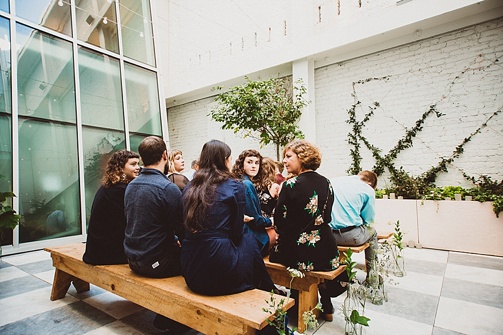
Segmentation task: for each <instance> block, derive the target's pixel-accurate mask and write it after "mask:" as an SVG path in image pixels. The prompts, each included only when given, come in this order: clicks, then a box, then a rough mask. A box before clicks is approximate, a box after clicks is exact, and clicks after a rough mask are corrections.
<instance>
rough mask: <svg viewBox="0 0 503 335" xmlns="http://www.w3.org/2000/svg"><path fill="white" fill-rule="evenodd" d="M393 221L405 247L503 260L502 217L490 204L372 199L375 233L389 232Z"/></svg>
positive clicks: (392, 228) (391, 229)
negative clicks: (457, 252)
mask: <svg viewBox="0 0 503 335" xmlns="http://www.w3.org/2000/svg"><path fill="white" fill-rule="evenodd" d="M397 220H400V227H401V231H402V233H403V234H404V239H403V240H404V241H405V242H406V243H409V241H413V242H414V243H419V244H421V245H422V246H423V247H424V248H432V249H442V250H451V251H462V252H469V253H476V254H485V255H493V256H503V243H502V241H503V215H500V217H499V218H497V217H496V215H495V214H494V212H493V209H492V202H483V203H480V202H478V201H434V200H425V201H422V200H392V199H376V222H375V227H376V229H377V231H378V232H380V231H382V232H387V231H393V230H394V224H395V222H396V221H397Z"/></svg>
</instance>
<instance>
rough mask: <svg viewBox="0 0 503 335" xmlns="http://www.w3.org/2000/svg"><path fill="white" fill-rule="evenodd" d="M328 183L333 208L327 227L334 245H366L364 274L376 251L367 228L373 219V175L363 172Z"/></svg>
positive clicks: (372, 234) (373, 232) (374, 236)
mask: <svg viewBox="0 0 503 335" xmlns="http://www.w3.org/2000/svg"><path fill="white" fill-rule="evenodd" d="M330 182H331V183H332V187H333V189H334V204H333V206H332V221H331V222H330V223H329V225H330V226H331V227H332V229H333V231H334V235H335V239H336V241H337V244H338V245H343V246H359V245H362V244H364V243H367V242H370V244H371V246H370V247H369V248H367V249H365V260H366V267H367V273H368V272H369V270H370V266H371V265H372V261H373V260H374V258H375V255H376V253H377V248H378V245H377V232H376V230H375V228H374V227H372V226H371V224H372V223H373V222H374V217H375V188H376V186H377V175H376V174H375V173H374V172H372V171H368V170H365V171H361V172H360V173H358V175H356V176H346V177H339V178H334V179H331V180H330ZM372 242H373V243H372Z"/></svg>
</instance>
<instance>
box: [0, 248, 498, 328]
mask: <svg viewBox="0 0 503 335" xmlns="http://www.w3.org/2000/svg"><path fill="white" fill-rule="evenodd" d="M405 251H406V253H405V259H406V269H407V276H405V277H403V278H394V280H395V281H396V284H387V285H386V291H387V293H388V299H389V300H388V302H385V303H384V304H383V305H381V306H376V305H372V304H370V303H367V305H366V312H365V314H366V316H368V317H369V318H370V319H371V321H370V322H369V324H370V327H369V328H367V329H366V335H395V334H396V335H404V334H406V335H448V334H450V335H453V334H457V335H459V334H473V335H484V334H503V330H502V326H501V320H503V258H500V257H489V256H480V255H471V254H464V253H458V252H447V251H438V250H428V249H411V248H407V249H406V250H405ZM359 256H360V255H358V254H355V256H354V257H353V258H355V259H356V260H357V261H359V262H360V263H361V262H363V259H358V257H359ZM53 275H54V268H53V267H52V263H51V259H50V256H49V254H48V253H47V252H44V251H35V252H29V253H25V254H19V255H12V256H5V257H3V258H1V259H0V334H5V335H10V334H23V335H27V334H36V335H43V334H50V335H57V334H64V335H68V334H75V335H78V334H93V335H98V334H164V333H163V332H161V331H158V330H157V329H155V328H154V327H153V325H152V320H153V318H154V313H152V312H151V311H148V310H146V309H144V308H142V307H140V306H138V305H135V304H133V303H131V302H129V301H127V300H124V299H122V298H120V297H118V296H116V295H114V294H112V293H109V292H107V291H104V290H102V289H100V288H98V287H96V286H92V285H91V291H90V292H86V293H82V294H77V293H76V292H75V290H74V289H73V287H72V288H71V289H70V291H69V293H68V294H67V296H66V298H64V299H61V300H58V301H50V300H49V296H50V292H51V283H52V280H53ZM360 275H362V274H361V273H360ZM343 299H344V295H342V296H340V297H337V298H334V306H337V305H339V306H340V305H341V304H342V301H343ZM307 333H308V334H316V335H334V334H343V333H344V321H343V319H342V316H341V315H340V314H337V312H336V314H335V315H334V321H333V322H324V321H322V320H320V326H319V327H318V329H315V330H309V331H308V332H307ZM166 334H169V333H166ZM185 334H186V335H189V334H190V335H196V334H198V332H196V331H189V332H186V333H185Z"/></svg>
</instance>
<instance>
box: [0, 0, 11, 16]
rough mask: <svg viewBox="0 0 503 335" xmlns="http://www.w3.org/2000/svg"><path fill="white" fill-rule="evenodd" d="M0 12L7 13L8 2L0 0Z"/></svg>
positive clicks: (7, 0)
mask: <svg viewBox="0 0 503 335" xmlns="http://www.w3.org/2000/svg"><path fill="white" fill-rule="evenodd" d="M0 10H3V11H4V12H7V13H8V12H9V11H10V10H9V0H0Z"/></svg>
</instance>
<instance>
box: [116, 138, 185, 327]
mask: <svg viewBox="0 0 503 335" xmlns="http://www.w3.org/2000/svg"><path fill="white" fill-rule="evenodd" d="M138 151H139V154H140V157H141V159H142V161H143V164H144V166H143V168H142V169H141V171H140V175H139V176H138V177H136V178H135V179H133V180H132V181H131V182H130V183H129V184H128V186H127V188H126V193H125V196H124V207H125V214H126V230H125V239H124V252H125V254H126V256H127V259H128V263H129V267H130V268H131V270H133V271H134V272H135V273H137V274H139V275H142V276H145V277H151V278H165V277H172V276H178V275H181V273H182V267H181V263H180V252H181V248H180V247H181V244H180V241H181V240H182V238H183V234H184V228H183V221H182V203H181V192H180V189H179V188H178V186H176V185H175V184H173V183H172V182H171V181H169V179H168V177H167V176H166V175H165V174H164V171H165V170H166V166H167V164H168V154H167V148H166V143H164V141H163V140H162V138H159V137H157V136H149V137H146V138H145V139H144V140H143V141H142V142H141V143H140V145H139V146H138ZM154 326H156V327H157V328H159V329H163V330H165V329H166V328H169V329H170V330H172V331H179V330H187V329H189V328H187V327H186V326H183V325H181V324H179V323H177V322H175V321H173V320H169V319H167V318H165V317H163V316H161V315H157V316H156V319H155V320H154Z"/></svg>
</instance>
